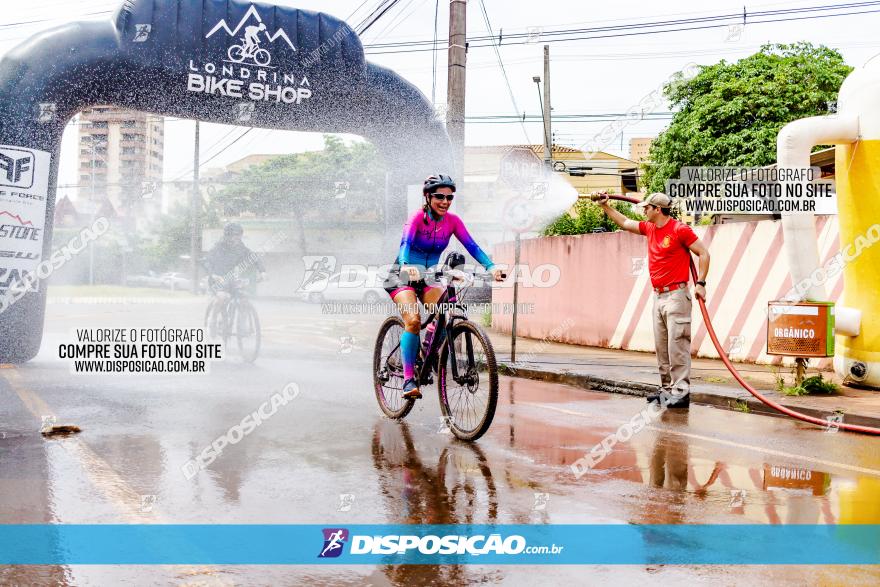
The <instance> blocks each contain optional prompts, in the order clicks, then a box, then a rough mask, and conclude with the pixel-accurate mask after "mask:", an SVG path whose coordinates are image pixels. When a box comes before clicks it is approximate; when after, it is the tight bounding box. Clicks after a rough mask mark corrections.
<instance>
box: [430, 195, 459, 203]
mask: <svg viewBox="0 0 880 587" xmlns="http://www.w3.org/2000/svg"><path fill="white" fill-rule="evenodd" d="M431 197H432V198H434V199H436V200H446V201H447V202H451V201H452V200H454V199H455V194H431Z"/></svg>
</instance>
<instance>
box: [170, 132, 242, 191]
mask: <svg viewBox="0 0 880 587" xmlns="http://www.w3.org/2000/svg"><path fill="white" fill-rule="evenodd" d="M255 128H256V127H253V126H252V127H250V128H248V129H246V130H245V131H244V132H243V133H241V134H240V135H238V136H237V137H236V138H235V140H233V141H232V142H231V143H229V144H228V145H226V146H225V147H223V148H222V149H220V150H219V151H217V152H216V153H214V154H213V155H211V156H210V157H208V158H207V159H205V160H204V161H200V162H199V169H201V168H202V167H204V166H205V165H207V164H208V163H210V162H211V161H213V160H214V159H216V158H217V157H218V156H219V155H220V154H221V153H223V152H224V151H226V149H228V148H229V147H231V146H232V145H234V144H235V143H237V142H238V141H240V140H241V139H242V138H244V136H245V135H246V134H248V133H249V132H251V131H252V130H254V129H255ZM236 130H239V129H238V128H234V129H232V131H230V132H228V133H226V135H224V137H223V138H221V139H220V141H222V140H223V139H224V138H226V137H227V136H229V135H230V134H232V132H233V131H236ZM220 141H216V142H215V143H214V144H213V145H211V146H210V147H209V148H208V150H209V151H210V150H211V149H213V148H214V147H215V146H216V145H218V144H219V143H220ZM192 172H193V168H190V169H189V171H185V172H183V173H181V174H180V175H178V176H177V177H175V178H174V179H172V180H171V181H178V180H180V178H182V177H185V176H187V175H189V174H190V173H192Z"/></svg>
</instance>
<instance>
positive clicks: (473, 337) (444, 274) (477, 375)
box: [373, 268, 498, 440]
mask: <svg viewBox="0 0 880 587" xmlns="http://www.w3.org/2000/svg"><path fill="white" fill-rule="evenodd" d="M434 275H435V278H437V279H444V278H446V279H447V280H448V282H447V283H446V291H444V293H443V294H442V295H441V297H440V300H439V301H438V302H437V306H436V308H437V309H436V311H433V312H432V313H431V314H430V316H428V318H427V319H426V320H425V321H424V322H423V323H422V324H421V330H426V329H427V327H428V325H429V324H432V323H433V324H434V325H435V326H434V332H433V336H428V337H425V338H426V340H425V341H424V343H422V344H420V345H419V347H420V349H419V357H418V360H417V362H416V365H415V372H414V373H415V378H416V381H418V383H419V386H423V385H428V384H431V383H433V382H434V375H435V374H436V375H437V392H438V398H439V400H440V411H441V413H442V414H443V418H444V422H445V425H446V426H448V428H449V431H450V432H452V433H453V434H454V435H455V436H456V437H457V438H460V439H461V440H476V439H478V438H480V437H481V436H482V435H483V434H485V433H486V431H487V430H488V429H489V426H490V425H491V424H492V418H494V417H495V407H496V405H497V403H498V366H497V364H496V362H495V351H494V349H493V348H492V341H491V340H489V337H488V335H487V334H486V332H485V331H484V330H483V329H482V328H481V327H480V325H478V324H476V323H475V322H472V321H471V320H469V319H468V317H467V314H466V308H465V306H464V305H463V304H461V303H460V302H458V298H459V292H456V289H455V287H454V285H453V283H461V282H468V281H470V282H471V283H472V280H473V276H470V275H468V274H465V273H463V272H461V271H457V270H455V269H447V268H441V269H439V270H437V271H436V272H435V273H434ZM465 289H466V288H465ZM460 293H461V294H463V293H464V290H463V291H462V292H460ZM402 333H403V320H402V319H401V318H400V316H390V317H389V318H387V319H386V320H385V321H384V322H383V323H382V325H381V326H380V327H379V334H378V335H377V337H376V346H375V349H374V351H373V382H374V387H375V392H376V400H377V401H378V402H379V408H380V409H381V410H382V412H383V413H384V414H385V415H386V416H388V417H389V418H393V419H396V420H397V419H401V418H405V417H406V415H407V414H409V412H410V410H412V408H413V405H415V400H414V399H404V398H403V397H402V395H403V382H404V377H403V358H402V356H401V352H400V335H401V334H402Z"/></svg>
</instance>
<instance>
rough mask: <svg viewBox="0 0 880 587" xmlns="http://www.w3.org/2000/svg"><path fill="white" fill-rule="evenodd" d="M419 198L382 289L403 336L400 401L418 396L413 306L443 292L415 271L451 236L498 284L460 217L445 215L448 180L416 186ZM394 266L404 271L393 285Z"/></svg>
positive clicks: (431, 261)
mask: <svg viewBox="0 0 880 587" xmlns="http://www.w3.org/2000/svg"><path fill="white" fill-rule="evenodd" d="M422 195H423V196H424V197H425V205H424V206H423V207H422V209H421V210H419V211H418V212H416V213H415V214H413V216H412V217H411V218H410V219H409V220H408V221H407V223H406V225H405V226H404V229H403V238H402V239H401V240H400V251H399V252H398V254H397V259H396V260H395V267H394V268H393V269H392V273H391V275H390V276H389V281H390V283H388V284H387V286H386V288H385V291H387V292H388V293H389V294H390V295H391V299H392V300H394V303H396V304H397V308H398V309H399V310H400V315H401V317H402V318H403V324H404V332H403V334H402V335H401V337H400V354H401V355H402V358H403V374H404V383H403V397H404V398H406V399H418V398H421V397H422V393H421V392H420V391H419V384H418V382H416V380H415V378H414V376H413V370H414V369H413V368H414V366H415V363H416V358H417V357H418V354H419V328H420V326H421V321H420V318H419V307H418V301H421V302H422V303H423V304H426V305H431V304H435V303H437V301H438V300H439V299H440V296H441V295H442V293H443V287H442V286H440V285H439V284H432V285H428V284H426V283H425V280H424V278H423V277H421V275H420V270H422V271H424V270H427V268H429V267H433V266H435V265H437V264H438V262H439V261H440V255H441V254H442V253H443V250H444V249H446V246H447V245H448V244H449V239H451V238H452V236H453V235H455V237H456V238H457V239H458V241H459V242H460V243H461V244H463V245H464V248H465V249H467V251H468V253H470V254H471V256H472V257H473V258H474V259H476V260H477V262H478V263H480V264H481V265H482V266H483V267H485V268H486V270H487V271H491V272H492V277H493V279H494V280H495V281H501V280H502V279H503V274H502V272H501V270H500V269H495V268H494V264H493V263H492V260H491V259H490V258H489V255H487V254H486V253H485V252H484V251H483V249H481V248H480V246H479V245H478V244H477V243H476V242H475V241H474V239H473V238H471V235H470V234H469V233H468V231H467V229H466V228H465V227H464V223H463V222H462V221H461V218H459V217H458V216H456V215H455V214H452V213H451V212H449V206H451V205H452V200H453V198H455V182H454V181H453V180H452V178H451V177H449V176H448V175H443V174H438V175H432V176H430V177H429V178H428V179H426V180H425V184H424V186H423V187H422ZM398 267H402V268H405V271H403V270H402V271H401V272H400V273H401V275H400V280H399V281H396V282H394V280H393V276H394V274H395V272H396V271H397V268H398ZM407 277H408V281H409V282H408V283H406V281H407Z"/></svg>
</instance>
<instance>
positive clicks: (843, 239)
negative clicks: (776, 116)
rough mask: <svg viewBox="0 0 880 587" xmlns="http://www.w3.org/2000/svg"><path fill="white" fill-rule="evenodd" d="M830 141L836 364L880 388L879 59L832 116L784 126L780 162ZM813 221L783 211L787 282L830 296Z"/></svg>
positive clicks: (860, 73) (798, 160)
mask: <svg viewBox="0 0 880 587" xmlns="http://www.w3.org/2000/svg"><path fill="white" fill-rule="evenodd" d="M828 144H834V145H836V153H835V176H836V182H837V202H838V214H839V224H840V250H841V253H842V254H843V261H844V263H845V265H844V269H843V272H844V273H843V278H844V290H843V296H842V298H841V300H840V301H839V303H838V305H837V308H836V321H837V329H836V331H837V337H836V340H835V356H834V369H835V371H836V372H837V373H838V374H839V375H841V376H842V377H846V378H847V379H848V380H850V381H853V382H856V383H858V384H860V385H864V386H869V387H875V388H880V246H878V247H875V246H870V245H871V244H873V242H875V241H876V240H878V239H880V57H876V58H873V59H872V60H870V61H869V62H868V63H867V64H865V66H864V67H862V68H860V69H856V70H854V71H853V72H852V73H851V74H850V75H849V76H848V77H847V78H846V80H845V81H844V82H843V85H842V86H841V88H840V94H839V97H838V107H837V113H836V114H833V115H829V116H817V117H812V118H804V119H801V120H796V121H794V122H792V123H790V124H788V125H786V126H785V127H783V128H782V130H781V131H780V133H779V137H778V140H777V161H778V165H779V167H780V168H805V167H809V165H810V163H809V161H810V150H811V149H812V147H814V146H815V145H828ZM814 221H815V219H814V217H813V215H812V214H809V215H802V214H801V215H784V216H783V218H782V223H783V233H784V235H785V249H786V255H787V257H788V261H789V268H790V271H791V278H792V283H793V284H798V283H804V284H805V281H804V280H810V281H809V282H806V283H809V288H808V289H807V290H806V292H805V295H804V297H805V298H806V299H808V300H813V301H827V299H828V294H827V292H826V291H825V287H824V285H823V284H822V283H821V281H820V280H817V279H816V278H815V276H816V275H817V273H816V269H817V268H819V267H820V266H821V263H820V260H819V252H818V248H817V244H816V233H815V228H814ZM819 274H821V273H819ZM811 276H813V277H812V278H811ZM805 288H806V284H805Z"/></svg>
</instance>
